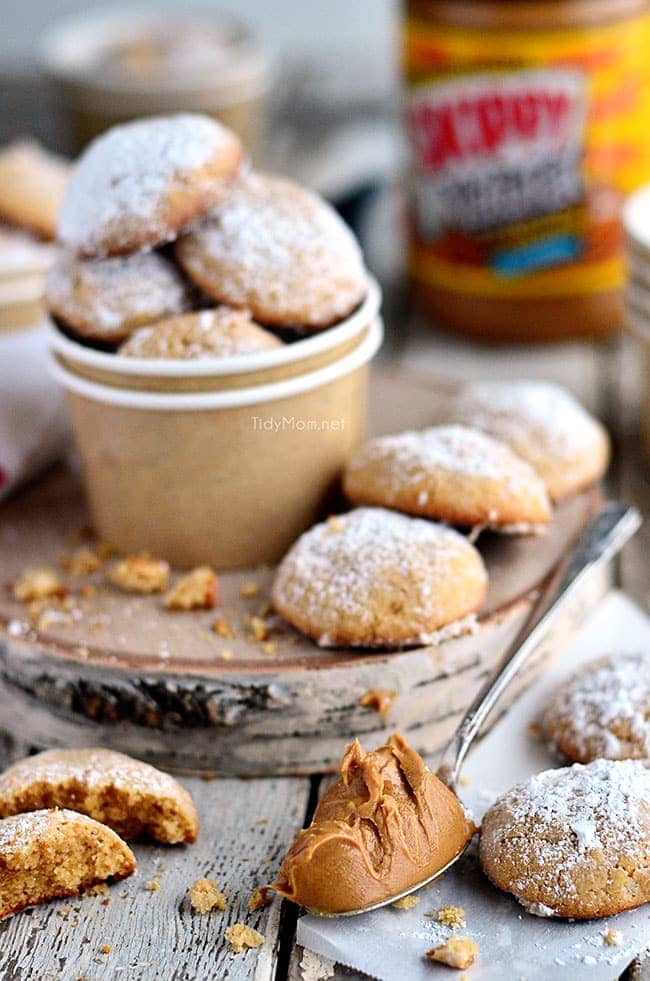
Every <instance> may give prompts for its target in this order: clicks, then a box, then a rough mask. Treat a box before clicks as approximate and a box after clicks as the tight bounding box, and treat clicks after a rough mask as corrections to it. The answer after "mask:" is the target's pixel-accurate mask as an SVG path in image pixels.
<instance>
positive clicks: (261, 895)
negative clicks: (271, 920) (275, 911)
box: [248, 886, 271, 913]
mask: <svg viewBox="0 0 650 981" xmlns="http://www.w3.org/2000/svg"><path fill="white" fill-rule="evenodd" d="M269 894H270V889H269V887H268V886H258V887H257V889H254V890H253V892H252V893H251V897H250V899H249V900H248V908H249V910H250V911H251V912H252V913H254V912H255V910H258V909H264V908H265V907H266V906H268V905H269V903H270V902H271V897H270V895H269Z"/></svg>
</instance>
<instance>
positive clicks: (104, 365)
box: [50, 278, 381, 392]
mask: <svg viewBox="0 0 650 981" xmlns="http://www.w3.org/2000/svg"><path fill="white" fill-rule="evenodd" d="M380 305H381V291H380V289H379V286H378V285H377V283H376V281H375V280H373V279H371V278H369V280H368V292H367V295H366V298H365V300H364V301H363V303H362V304H361V305H360V306H359V307H358V309H357V310H355V312H354V313H353V314H352V315H351V316H350V317H347V318H346V319H345V320H343V321H342V322H341V323H340V324H337V325H336V327H330V328H329V329H328V330H323V331H320V332H319V333H317V334H313V335H311V336H308V337H304V338H303V339H302V340H299V341H294V342H293V343H292V344H285V345H283V346H282V347H279V348H274V349H273V350H271V351H261V352H259V353H256V354H240V355H235V356H233V357H228V358H202V359H200V360H196V361H188V360H187V359H185V360H183V359H181V360H177V359H173V358H168V359H155V358H125V357H123V356H121V355H119V354H111V353H107V352H105V351H97V350H95V349H94V348H89V347H86V346H85V345H83V344H80V343H78V342H77V341H75V340H72V339H71V338H69V337H66V336H65V334H63V333H62V332H61V331H60V330H59V329H58V327H57V326H56V325H55V324H51V325H50V346H51V348H52V350H53V351H54V352H55V353H56V355H57V359H58V360H59V362H60V363H61V364H62V365H63V366H64V367H66V368H68V369H69V370H70V371H71V372H73V374H76V375H79V376H80V377H82V378H86V379H88V380H89V381H95V382H98V383H99V384H101V385H111V386H115V387H118V388H127V389H137V390H142V391H151V392H157V391H161V390H162V391H164V392H210V391H215V390H216V389H235V388H246V387H247V386H249V385H259V384H268V383H269V382H275V381H282V380H284V379H288V378H295V377H297V376H299V375H304V374H306V373H307V372H309V371H315V370H316V369H318V368H324V367H325V366H326V365H328V364H332V363H334V362H335V361H339V360H340V359H341V358H342V357H344V356H345V355H346V354H348V353H350V352H351V351H352V350H353V349H354V348H355V347H356V346H357V344H358V343H359V337H360V335H361V334H362V333H363V332H364V331H365V330H366V328H367V327H368V324H370V323H372V321H373V320H375V319H376V317H377V316H378V314H379V308H380Z"/></svg>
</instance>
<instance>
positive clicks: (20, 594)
mask: <svg viewBox="0 0 650 981" xmlns="http://www.w3.org/2000/svg"><path fill="white" fill-rule="evenodd" d="M13 594H14V599H16V600H18V602H19V603H32V602H33V601H34V600H41V599H47V598H48V597H50V596H58V597H59V598H61V597H63V596H65V587H64V585H63V583H62V582H61V580H60V579H59V577H58V575H57V574H56V572H55V571H54V569H49V568H47V567H43V568H38V569H25V570H24V571H23V572H22V573H21V574H20V576H19V577H18V579H16V581H15V583H14V587H13Z"/></svg>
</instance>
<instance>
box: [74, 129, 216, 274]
mask: <svg viewBox="0 0 650 981" xmlns="http://www.w3.org/2000/svg"><path fill="white" fill-rule="evenodd" d="M233 140H234V137H233V135H232V134H231V133H230V132H229V131H228V130H226V129H225V128H224V127H223V126H221V125H220V124H219V123H217V122H216V121H215V120H213V119H210V118H209V117H207V116H201V115H196V114H191V113H185V114H179V115H175V116H161V117H155V118H152V119H143V120H137V121H135V122H132V123H126V124H124V125H122V126H115V127H113V128H112V129H110V130H108V131H107V132H106V133H104V134H103V135H102V136H99V137H98V138H97V139H96V140H93V142H92V143H91V144H90V145H89V146H88V147H87V148H86V150H85V151H84V153H83V154H82V155H81V157H80V158H79V160H78V161H77V163H76V165H75V167H74V168H73V170H72V173H71V176H70V179H69V182H68V186H67V189H66V193H65V197H64V200H63V207H62V209H61V215H60V218H59V228H58V234H59V238H60V240H61V241H62V242H63V243H64V244H65V245H66V246H67V247H68V248H70V249H72V250H74V251H79V252H82V253H84V254H86V255H88V254H98V255H101V254H105V253H106V251H107V248H106V242H107V238H108V237H111V238H114V237H116V238H117V239H118V240H119V236H120V229H121V228H123V229H124V235H125V240H126V239H127V238H128V236H130V234H131V232H132V231H133V227H134V226H137V225H138V224H139V223H145V224H146V225H147V229H148V231H150V232H151V236H152V238H149V241H152V239H153V238H154V237H155V240H156V241H158V242H160V241H166V240H169V239H171V238H172V237H174V233H173V231H170V230H169V229H168V228H167V226H166V224H165V223H164V222H163V223H162V224H160V225H158V222H159V221H160V216H159V214H158V212H159V209H160V208H161V206H162V205H163V203H164V202H165V200H166V199H167V197H168V195H170V194H172V195H173V194H174V192H175V191H178V189H179V188H182V187H183V186H184V185H185V184H186V182H187V181H188V179H189V178H191V176H192V174H193V172H194V171H196V170H197V169H200V168H202V167H204V166H205V165H206V164H207V163H208V162H209V161H210V160H211V159H212V158H213V157H214V156H215V154H217V153H218V152H219V150H220V148H221V147H222V146H224V145H226V144H230V143H231V142H232V141H233ZM205 179H206V178H205V175H203V177H202V180H203V181H205ZM118 245H119V241H118ZM116 251H120V249H119V248H118V249H116Z"/></svg>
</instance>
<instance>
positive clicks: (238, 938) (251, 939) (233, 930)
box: [226, 923, 264, 954]
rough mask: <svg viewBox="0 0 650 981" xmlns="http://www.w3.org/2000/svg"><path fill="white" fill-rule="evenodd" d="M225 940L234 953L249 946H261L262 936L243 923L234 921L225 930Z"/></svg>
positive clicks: (242, 950)
mask: <svg viewBox="0 0 650 981" xmlns="http://www.w3.org/2000/svg"><path fill="white" fill-rule="evenodd" d="M226 940H227V941H228V943H229V944H230V946H231V947H232V949H233V953H234V954H241V953H243V952H244V950H247V949H249V948H251V947H261V946H262V944H263V943H264V937H263V936H262V934H261V933H258V932H257V930H253V928H252V927H249V926H246V924H245V923H235V924H233V926H230V927H228V929H227V930H226Z"/></svg>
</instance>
